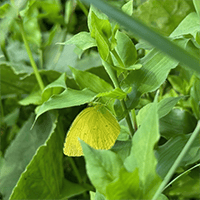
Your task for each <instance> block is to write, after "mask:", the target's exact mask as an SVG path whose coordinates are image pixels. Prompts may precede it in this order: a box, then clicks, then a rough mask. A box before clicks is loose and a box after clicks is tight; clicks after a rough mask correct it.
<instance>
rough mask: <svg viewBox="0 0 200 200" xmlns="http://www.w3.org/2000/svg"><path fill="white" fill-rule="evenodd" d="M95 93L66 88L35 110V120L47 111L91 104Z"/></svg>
mask: <svg viewBox="0 0 200 200" xmlns="http://www.w3.org/2000/svg"><path fill="white" fill-rule="evenodd" d="M95 96H96V93H94V92H92V91H91V90H88V89H84V90H73V89H70V88H67V89H66V90H65V91H64V92H62V93H61V94H59V95H55V96H52V97H51V98H50V99H49V100H48V101H46V102H44V103H43V104H42V105H41V106H40V107H38V110H37V116H36V119H35V120H37V118H38V117H39V116H40V115H41V114H43V113H44V112H47V111H49V110H53V109H61V108H68V107H72V106H79V105H82V104H85V103H89V102H91V101H92V100H93V99H94V97H95Z"/></svg>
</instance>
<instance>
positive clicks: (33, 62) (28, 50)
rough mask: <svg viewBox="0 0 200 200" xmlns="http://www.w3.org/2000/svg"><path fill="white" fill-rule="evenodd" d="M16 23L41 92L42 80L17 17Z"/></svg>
mask: <svg viewBox="0 0 200 200" xmlns="http://www.w3.org/2000/svg"><path fill="white" fill-rule="evenodd" d="M18 22H19V23H18V24H19V27H20V31H21V34H22V38H23V41H24V44H25V47H26V51H27V53H28V56H29V59H30V62H31V66H32V67H33V70H34V73H35V77H36V79H37V82H38V84H39V86H40V89H41V90H43V89H44V83H43V81H42V78H41V76H40V74H39V71H38V68H37V65H36V63H35V60H34V59H33V54H32V52H31V49H30V46H29V44H28V40H27V37H26V33H25V30H24V26H23V21H22V19H21V18H20V16H19V20H18Z"/></svg>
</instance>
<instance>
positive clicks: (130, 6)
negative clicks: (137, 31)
mask: <svg viewBox="0 0 200 200" xmlns="http://www.w3.org/2000/svg"><path fill="white" fill-rule="evenodd" d="M122 11H124V12H125V13H126V14H128V15H130V16H131V15H132V14H133V0H129V1H128V2H127V3H126V4H124V5H123V6H122Z"/></svg>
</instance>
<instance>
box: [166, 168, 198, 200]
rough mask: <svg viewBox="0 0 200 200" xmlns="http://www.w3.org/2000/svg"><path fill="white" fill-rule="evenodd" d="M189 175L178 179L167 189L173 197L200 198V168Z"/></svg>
mask: <svg viewBox="0 0 200 200" xmlns="http://www.w3.org/2000/svg"><path fill="white" fill-rule="evenodd" d="M193 171H194V172H191V173H190V174H189V175H187V176H182V177H181V178H180V179H178V181H176V182H175V183H173V184H172V185H171V186H170V190H168V191H167V193H168V195H170V196H171V197H172V198H173V199H174V197H177V196H178V197H179V198H182V199H199V198H200V193H199V185H200V179H199V169H197V170H193Z"/></svg>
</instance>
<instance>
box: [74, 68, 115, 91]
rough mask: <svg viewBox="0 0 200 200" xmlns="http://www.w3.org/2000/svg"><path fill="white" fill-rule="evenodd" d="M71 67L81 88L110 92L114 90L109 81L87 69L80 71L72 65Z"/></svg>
mask: <svg viewBox="0 0 200 200" xmlns="http://www.w3.org/2000/svg"><path fill="white" fill-rule="evenodd" d="M70 69H71V71H72V73H73V75H74V79H75V81H76V82H77V84H78V85H79V87H80V89H84V88H88V89H90V90H91V91H93V92H95V93H100V92H108V91H111V90H113V87H112V86H111V85H110V84H109V83H107V82H106V81H104V80H103V79H101V78H99V77H98V76H97V75H94V74H92V73H89V72H85V71H80V70H77V69H75V68H72V67H70Z"/></svg>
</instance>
